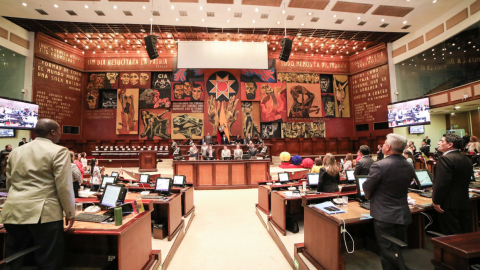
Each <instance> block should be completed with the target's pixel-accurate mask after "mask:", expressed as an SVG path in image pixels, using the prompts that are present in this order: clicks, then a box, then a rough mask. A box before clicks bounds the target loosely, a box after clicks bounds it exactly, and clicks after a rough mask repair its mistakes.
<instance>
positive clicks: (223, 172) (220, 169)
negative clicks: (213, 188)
mask: <svg viewBox="0 0 480 270" xmlns="http://www.w3.org/2000/svg"><path fill="white" fill-rule="evenodd" d="M228 167H229V165H228V164H217V165H216V166H215V182H216V183H215V184H216V185H217V186H220V185H228V179H229V176H230V174H229V173H228V171H229V169H228Z"/></svg>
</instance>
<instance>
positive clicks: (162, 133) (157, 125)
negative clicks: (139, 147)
mask: <svg viewBox="0 0 480 270" xmlns="http://www.w3.org/2000/svg"><path fill="white" fill-rule="evenodd" d="M140 117H141V121H140V132H141V133H140V138H141V139H143V138H146V139H149V140H152V139H154V138H155V137H158V138H160V139H170V133H171V129H170V119H171V113H170V109H169V108H166V109H147V110H140Z"/></svg>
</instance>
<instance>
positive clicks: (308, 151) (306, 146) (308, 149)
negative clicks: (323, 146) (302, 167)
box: [300, 139, 313, 155]
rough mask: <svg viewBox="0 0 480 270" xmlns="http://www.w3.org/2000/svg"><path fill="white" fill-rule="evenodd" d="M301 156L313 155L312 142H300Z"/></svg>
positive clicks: (306, 140)
mask: <svg viewBox="0 0 480 270" xmlns="http://www.w3.org/2000/svg"><path fill="white" fill-rule="evenodd" d="M301 146H302V148H301V151H300V153H301V155H312V154H313V142H312V141H311V140H309V139H304V140H302V142H301Z"/></svg>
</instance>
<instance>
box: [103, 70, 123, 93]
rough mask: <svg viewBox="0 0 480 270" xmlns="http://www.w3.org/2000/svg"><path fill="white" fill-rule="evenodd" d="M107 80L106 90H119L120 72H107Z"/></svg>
mask: <svg viewBox="0 0 480 270" xmlns="http://www.w3.org/2000/svg"><path fill="white" fill-rule="evenodd" d="M106 75H107V79H106V80H105V89H118V75H120V73H118V72H107V74H106Z"/></svg>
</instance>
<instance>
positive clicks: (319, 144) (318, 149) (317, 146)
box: [313, 139, 327, 155]
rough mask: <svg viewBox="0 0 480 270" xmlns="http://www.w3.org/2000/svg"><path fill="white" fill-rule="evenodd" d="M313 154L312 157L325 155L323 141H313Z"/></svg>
mask: <svg viewBox="0 0 480 270" xmlns="http://www.w3.org/2000/svg"><path fill="white" fill-rule="evenodd" d="M313 140H314V141H313V154H314V155H317V154H318V155H325V153H326V149H327V148H326V146H325V139H313Z"/></svg>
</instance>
